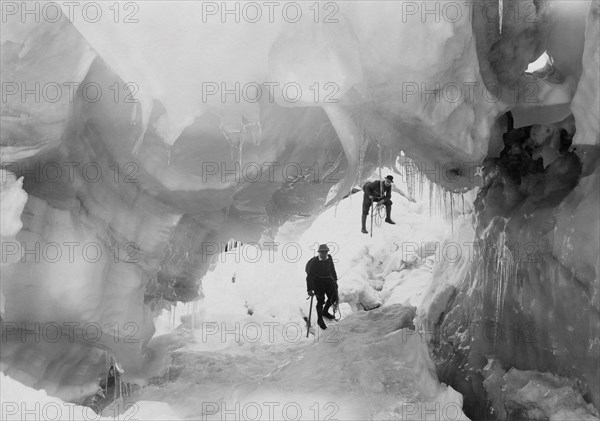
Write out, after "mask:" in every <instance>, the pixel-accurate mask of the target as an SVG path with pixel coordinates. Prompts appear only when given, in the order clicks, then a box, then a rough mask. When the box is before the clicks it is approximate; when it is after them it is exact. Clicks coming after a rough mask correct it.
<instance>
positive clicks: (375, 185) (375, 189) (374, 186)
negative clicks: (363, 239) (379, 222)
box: [361, 175, 395, 234]
mask: <svg viewBox="0 0 600 421" xmlns="http://www.w3.org/2000/svg"><path fill="white" fill-rule="evenodd" d="M393 183H394V177H392V176H391V175H388V176H387V177H385V179H384V180H383V182H381V181H373V182H371V183H365V185H364V186H363V191H364V192H365V194H364V196H363V210H362V220H361V222H362V229H361V232H362V233H363V234H368V233H369V231H367V228H366V226H365V224H366V222H367V216H368V215H369V208H370V207H371V205H372V204H373V202H379V201H381V200H383V204H384V205H385V214H386V217H385V222H387V223H388V224H395V222H394V221H392V200H391V198H392V184H393ZM382 188H383V193H382V191H381V190H382Z"/></svg>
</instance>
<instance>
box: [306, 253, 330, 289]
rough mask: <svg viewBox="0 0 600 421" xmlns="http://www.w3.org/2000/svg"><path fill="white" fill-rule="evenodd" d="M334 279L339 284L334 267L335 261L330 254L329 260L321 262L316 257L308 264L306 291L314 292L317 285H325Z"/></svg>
mask: <svg viewBox="0 0 600 421" xmlns="http://www.w3.org/2000/svg"><path fill="white" fill-rule="evenodd" d="M331 279H333V281H334V282H336V283H337V273H335V267H334V265H333V259H332V257H331V255H330V254H328V255H327V259H325V260H319V256H315V257H313V258H312V259H310V260H309V261H308V262H307V263H306V290H307V291H314V290H315V286H317V283H325V282H327V281H328V280H331Z"/></svg>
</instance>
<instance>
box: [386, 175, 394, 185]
mask: <svg viewBox="0 0 600 421" xmlns="http://www.w3.org/2000/svg"><path fill="white" fill-rule="evenodd" d="M385 179H386V180H390V183H393V182H394V177H392V176H391V175H388V176H387V177H385Z"/></svg>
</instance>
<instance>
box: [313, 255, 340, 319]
mask: <svg viewBox="0 0 600 421" xmlns="http://www.w3.org/2000/svg"><path fill="white" fill-rule="evenodd" d="M318 251H319V255H318V256H315V257H313V258H312V259H310V260H309V261H308V262H307V263H306V289H307V291H308V295H310V296H313V295H315V296H316V297H317V324H318V325H319V327H320V328H321V329H327V325H325V322H324V321H323V317H326V318H328V319H330V320H333V319H335V316H334V315H333V314H331V313H329V308H331V306H332V305H335V304H337V302H338V285H337V273H335V267H334V265H333V258H332V257H331V255H329V254H327V252H328V251H329V247H327V244H321V245H320V246H319V250H318ZM325 295H327V301H325ZM323 305H325V307H324V308H323Z"/></svg>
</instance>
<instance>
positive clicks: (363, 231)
mask: <svg viewBox="0 0 600 421" xmlns="http://www.w3.org/2000/svg"><path fill="white" fill-rule="evenodd" d="M361 222H362V229H361V230H360V232H362V233H363V234H368V233H369V231H367V227H366V224H367V215H363V216H362V220H361Z"/></svg>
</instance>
